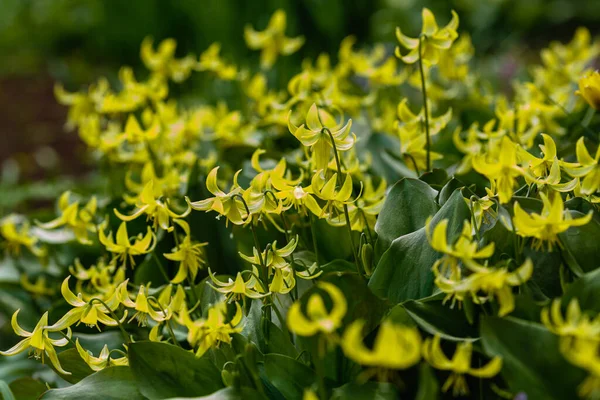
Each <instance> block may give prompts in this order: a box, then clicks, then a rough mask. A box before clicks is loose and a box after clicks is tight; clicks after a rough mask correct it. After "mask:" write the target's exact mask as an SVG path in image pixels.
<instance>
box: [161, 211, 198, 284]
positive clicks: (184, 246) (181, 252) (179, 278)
mask: <svg viewBox="0 0 600 400" xmlns="http://www.w3.org/2000/svg"><path fill="white" fill-rule="evenodd" d="M174 222H175V223H176V224H178V225H179V226H181V228H182V229H183V231H184V232H185V235H184V237H183V241H181V243H179V245H178V246H176V247H174V248H173V252H172V253H165V254H163V256H165V258H166V259H169V260H172V261H179V269H178V270H177V274H175V277H173V279H171V283H181V282H183V281H184V280H185V279H186V278H187V277H189V278H191V280H192V282H193V281H194V280H195V279H196V275H197V274H198V269H199V268H201V267H203V266H204V265H205V264H206V261H205V260H204V251H203V250H202V248H203V247H204V246H206V245H207V244H208V243H197V242H193V241H192V237H191V235H190V226H189V224H188V223H187V222H185V221H183V220H180V219H175V220H174Z"/></svg>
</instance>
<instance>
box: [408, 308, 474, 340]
mask: <svg viewBox="0 0 600 400" xmlns="http://www.w3.org/2000/svg"><path fill="white" fill-rule="evenodd" d="M401 306H402V307H403V308H404V309H405V310H406V312H407V313H408V315H410V316H411V318H412V319H413V320H414V321H415V322H416V323H417V325H419V327H421V329H423V330H424V331H426V332H428V333H430V334H432V335H435V334H439V335H440V336H441V337H442V338H444V339H447V340H453V341H464V340H473V339H477V338H478V337H479V333H478V332H477V330H476V328H475V327H474V326H473V325H469V322H468V321H467V319H466V317H465V313H464V312H463V311H462V310H460V309H459V308H458V307H454V308H450V307H448V306H447V305H444V304H442V300H440V299H431V300H429V299H428V300H408V301H405V302H404V303H402V305H401Z"/></svg>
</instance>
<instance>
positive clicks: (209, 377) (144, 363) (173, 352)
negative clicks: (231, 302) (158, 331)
mask: <svg viewBox="0 0 600 400" xmlns="http://www.w3.org/2000/svg"><path fill="white" fill-rule="evenodd" d="M129 366H130V368H131V372H132V373H133V376H134V378H135V380H136V382H137V383H138V385H139V387H140V391H141V392H142V394H143V395H144V396H146V397H148V398H149V399H151V400H154V399H164V398H169V397H177V396H179V397H193V396H205V395H207V394H211V393H212V392H215V391H217V390H219V389H221V388H223V383H222V382H221V373H220V371H219V370H218V369H217V367H215V365H214V364H213V363H212V362H211V360H210V359H209V358H208V357H201V358H196V357H195V356H194V354H193V353H191V352H189V351H186V350H183V349H182V348H180V347H177V346H174V345H171V344H167V343H155V342H137V343H132V344H130V345H129Z"/></svg>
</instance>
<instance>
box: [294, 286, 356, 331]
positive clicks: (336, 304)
mask: <svg viewBox="0 0 600 400" xmlns="http://www.w3.org/2000/svg"><path fill="white" fill-rule="evenodd" d="M317 287H318V288H319V289H322V290H323V291H325V292H326V293H327V294H328V295H329V297H330V298H331V301H332V304H333V306H332V308H331V311H327V308H326V307H325V303H324V301H323V297H322V296H321V295H320V294H319V293H313V294H312V295H311V296H310V297H309V298H308V302H307V305H306V315H305V314H304V313H303V312H302V306H301V304H300V302H298V301H297V302H295V303H293V304H292V305H291V306H290V308H289V310H288V318H287V325H288V328H289V329H290V331H292V332H294V333H295V334H297V335H300V336H313V335H315V334H317V333H319V332H323V333H324V334H332V333H334V332H335V331H336V329H337V328H339V327H340V325H341V324H342V318H344V315H346V309H347V303H346V299H345V298H344V294H343V293H342V291H341V290H340V289H338V288H337V287H336V286H335V285H333V284H331V283H328V282H319V283H317Z"/></svg>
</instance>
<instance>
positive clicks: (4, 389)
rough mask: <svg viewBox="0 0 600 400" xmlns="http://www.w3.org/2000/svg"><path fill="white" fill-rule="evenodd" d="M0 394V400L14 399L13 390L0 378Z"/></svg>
mask: <svg viewBox="0 0 600 400" xmlns="http://www.w3.org/2000/svg"><path fill="white" fill-rule="evenodd" d="M0 396H1V398H2V400H15V396H14V395H13V392H12V391H11V390H10V387H9V386H8V384H7V383H6V382H4V381H3V380H0Z"/></svg>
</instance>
